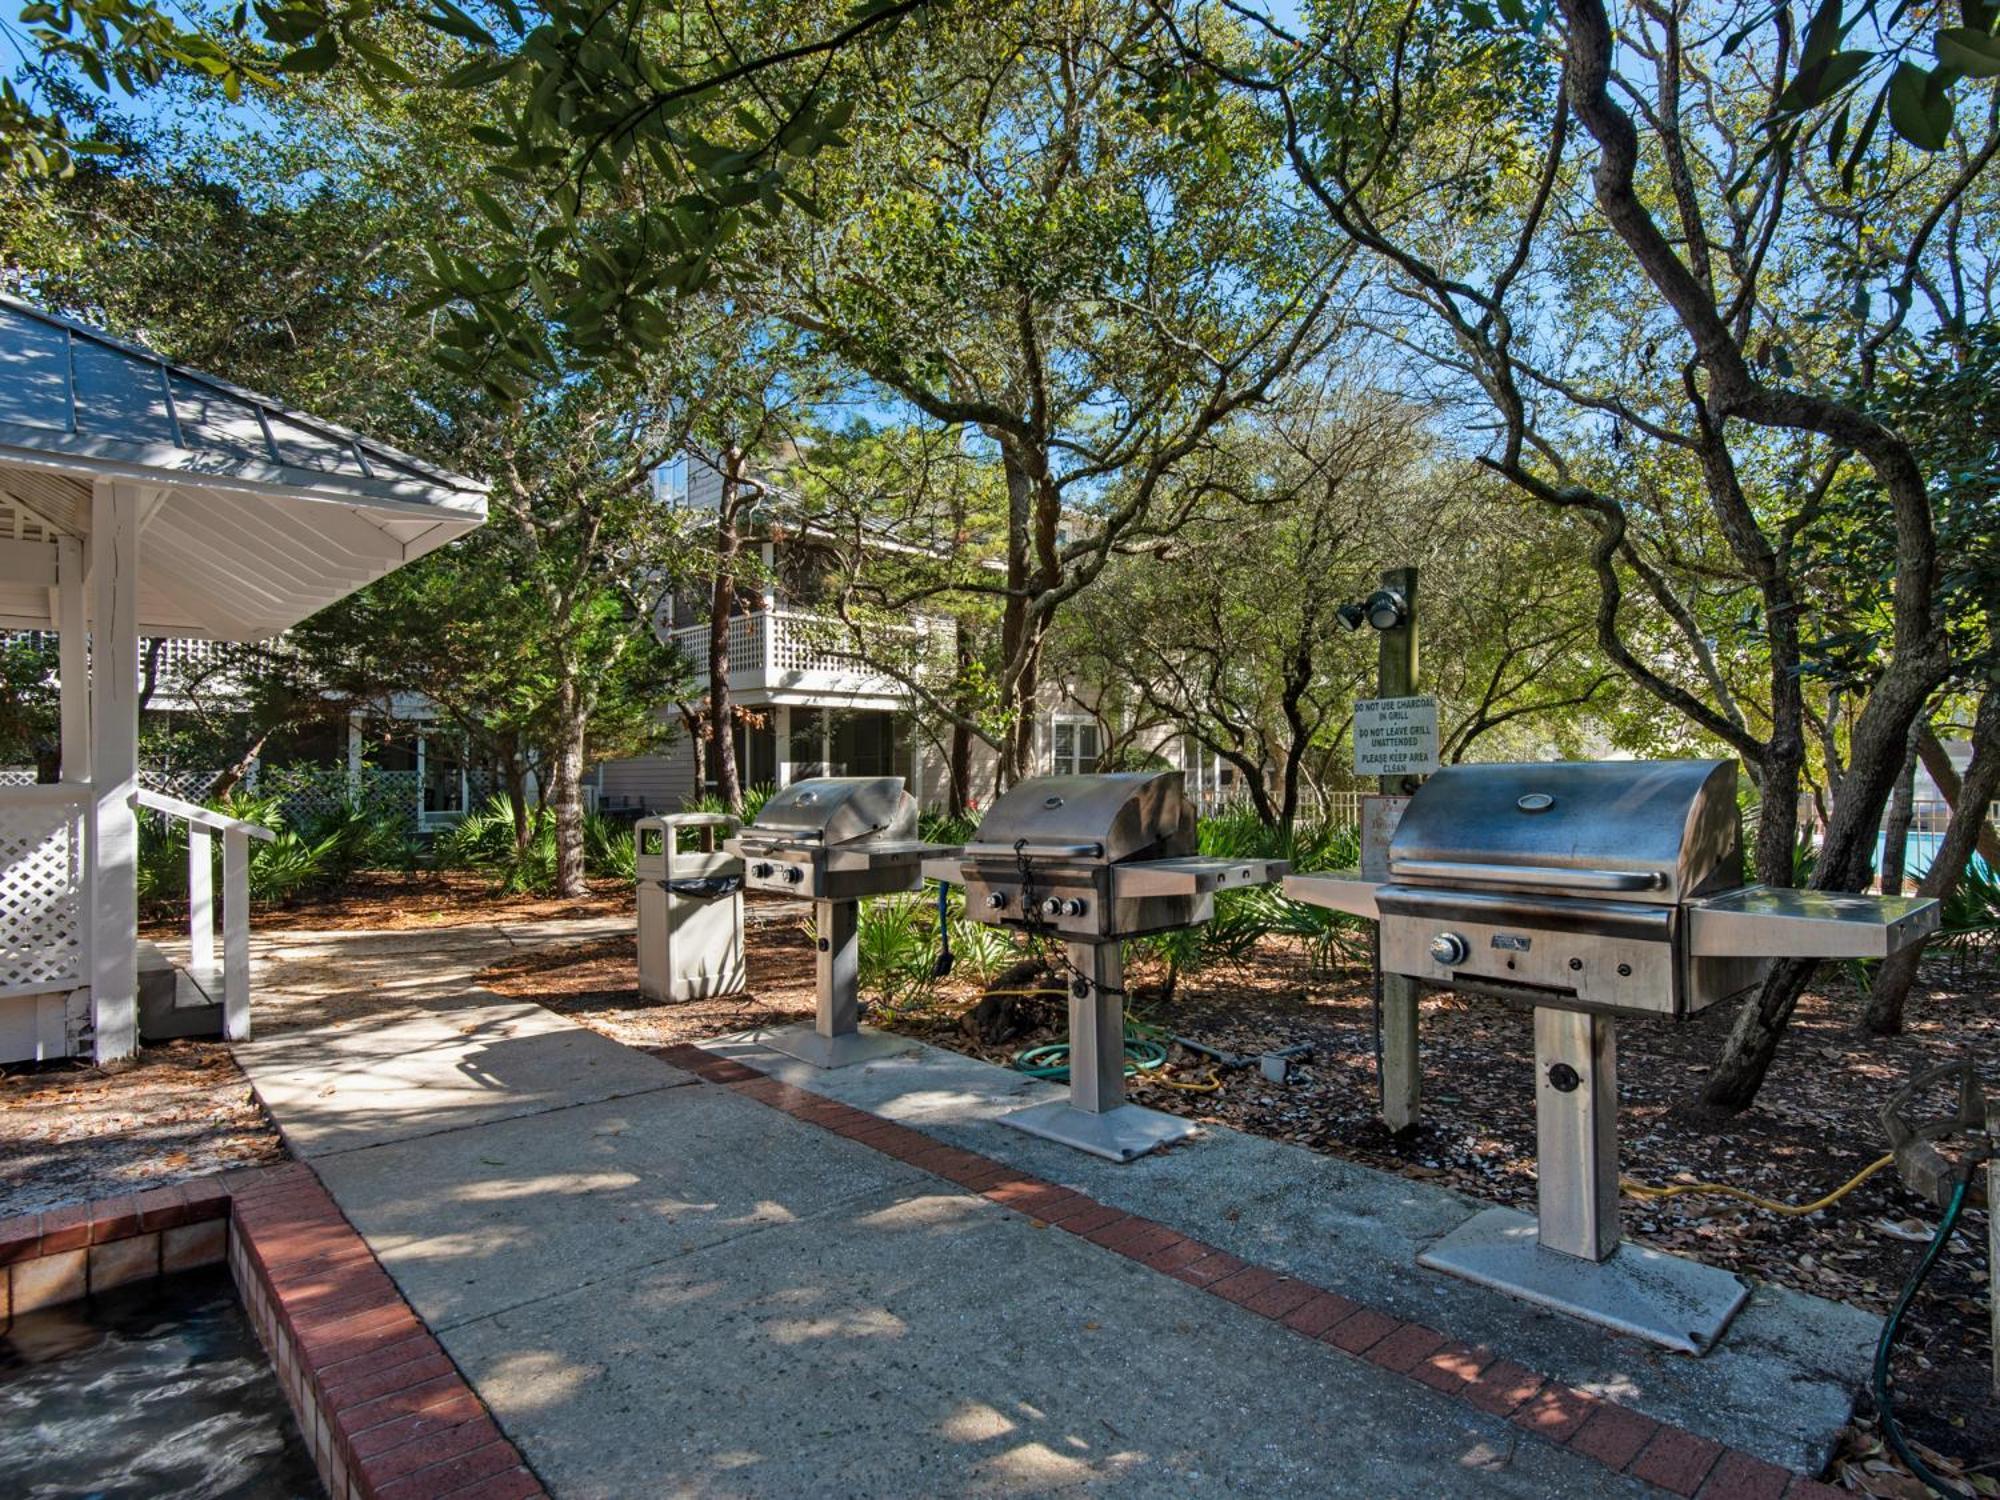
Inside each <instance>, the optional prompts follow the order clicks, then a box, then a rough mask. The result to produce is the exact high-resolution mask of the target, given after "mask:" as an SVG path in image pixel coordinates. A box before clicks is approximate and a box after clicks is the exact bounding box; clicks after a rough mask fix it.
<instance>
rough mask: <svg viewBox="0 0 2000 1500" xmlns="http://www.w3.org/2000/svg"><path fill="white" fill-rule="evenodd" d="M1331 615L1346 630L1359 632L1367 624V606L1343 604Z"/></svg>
mask: <svg viewBox="0 0 2000 1500" xmlns="http://www.w3.org/2000/svg"><path fill="white" fill-rule="evenodd" d="M1333 613H1334V617H1335V618H1336V619H1338V620H1339V621H1340V623H1341V624H1342V625H1343V626H1344V627H1346V628H1347V629H1348V630H1359V629H1360V628H1361V627H1362V626H1363V625H1365V624H1366V623H1367V622H1368V606H1367V605H1365V604H1343V605H1341V606H1340V607H1339V608H1338V609H1336V610H1335V611H1334V612H1333Z"/></svg>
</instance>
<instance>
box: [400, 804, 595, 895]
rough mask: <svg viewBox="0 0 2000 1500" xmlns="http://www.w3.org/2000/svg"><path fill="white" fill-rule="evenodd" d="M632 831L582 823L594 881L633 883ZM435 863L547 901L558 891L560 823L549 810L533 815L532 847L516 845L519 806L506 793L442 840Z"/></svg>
mask: <svg viewBox="0 0 2000 1500" xmlns="http://www.w3.org/2000/svg"><path fill="white" fill-rule="evenodd" d="M632 853H633V849H632V830H631V829H630V828H627V827H624V826H623V825H621V824H618V823H615V822H613V821H612V820H611V819H609V818H606V817H603V816H600V815H599V814H597V813H585V814H584V817H583V868H584V873H585V874H586V875H589V876H592V877H594V878H600V879H601V878H611V877H618V878H621V879H625V880H631V879H632V878H633V864H632ZM431 857H432V861H433V863H434V864H435V865H436V866H437V867H438V868H439V869H441V870H472V871H476V872H478V873H479V874H482V875H486V876H488V877H490V878H492V879H493V880H495V881H496V882H498V884H499V886H500V889H501V890H502V891H505V892H508V893H509V894H516V895H545V894H547V893H548V892H550V891H553V890H554V889H555V888H556V822H555V814H554V813H553V812H551V811H550V810H549V809H548V808H547V807H537V808H534V809H533V810H532V811H530V813H529V814H528V842H527V845H526V847H517V846H516V844H515V842H514V801H513V799H512V798H511V797H509V796H507V795H506V794H505V793H504V792H502V793H497V794H495V795H494V796H492V797H489V798H488V799H487V800H486V803H485V805H484V806H482V807H479V808H475V809H474V810H473V811H471V812H469V813H467V814H466V815H465V816H464V817H462V818H460V819H459V820H458V822H456V823H454V824H453V825H452V826H451V827H450V828H447V829H446V830H445V831H444V832H443V833H440V834H439V835H438V836H437V839H436V841H435V842H434V843H433V844H432V845H431Z"/></svg>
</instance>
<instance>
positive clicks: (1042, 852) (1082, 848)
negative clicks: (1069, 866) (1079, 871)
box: [965, 843, 1104, 859]
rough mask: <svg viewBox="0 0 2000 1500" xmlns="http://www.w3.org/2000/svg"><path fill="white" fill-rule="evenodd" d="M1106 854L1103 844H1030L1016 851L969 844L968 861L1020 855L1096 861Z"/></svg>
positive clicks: (967, 850)
mask: <svg viewBox="0 0 2000 1500" xmlns="http://www.w3.org/2000/svg"><path fill="white" fill-rule="evenodd" d="M1103 853H1104V846H1103V845H1102V844H1043V843H1028V844H1024V845H1022V846H1021V848H1020V849H1018V850H1017V849H1015V847H1014V846H1013V845H1012V844H967V845H966V846H965V856H966V858H968V859H1012V858H1014V856H1015V855H1016V854H1020V855H1023V856H1025V857H1026V858H1029V859H1096V858H1097V857H1098V856H1100V855H1101V854H1103Z"/></svg>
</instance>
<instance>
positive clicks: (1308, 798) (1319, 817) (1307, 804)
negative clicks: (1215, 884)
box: [1187, 771, 1364, 827]
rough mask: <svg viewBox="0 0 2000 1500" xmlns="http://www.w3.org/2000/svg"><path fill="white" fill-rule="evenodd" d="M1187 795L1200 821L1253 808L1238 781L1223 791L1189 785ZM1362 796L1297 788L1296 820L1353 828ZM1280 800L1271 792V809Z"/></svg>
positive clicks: (1191, 775)
mask: <svg viewBox="0 0 2000 1500" xmlns="http://www.w3.org/2000/svg"><path fill="white" fill-rule="evenodd" d="M1194 774H1195V773H1194V772H1192V771H1190V772H1188V773H1187V775H1188V779H1189V781H1190V783H1192V781H1193V779H1194ZM1187 795H1188V800H1189V801H1190V802H1192V803H1194V805H1195V808H1196V810H1197V811H1198V812H1200V813H1201V815H1202V816H1204V817H1207V816H1209V815H1210V814H1213V813H1221V812H1234V811H1235V810H1236V809H1237V808H1239V807H1251V806H1254V805H1255V804H1254V803H1253V802H1252V801H1251V798H1250V790H1249V788H1248V787H1247V786H1245V785H1244V784H1243V783H1242V782H1241V781H1237V782H1234V783H1232V784H1231V785H1229V786H1225V787H1213V786H1202V787H1199V788H1197V787H1195V786H1193V785H1192V784H1190V785H1189V786H1188V788H1187ZM1363 795H1364V794H1363V793H1361V792H1354V791H1348V792H1318V791H1314V790H1313V789H1312V788H1311V787H1305V786H1302V787H1300V788H1299V816H1300V817H1301V818H1304V819H1308V820H1313V821H1326V822H1331V823H1343V824H1346V825H1348V826H1349V827H1354V826H1357V825H1359V823H1360V822H1361V798H1362V796H1363ZM1283 800H1284V798H1283V793H1282V792H1279V791H1276V790H1273V791H1272V793H1271V805H1272V806H1273V807H1276V806H1278V805H1279V803H1281V802H1282V801H1283Z"/></svg>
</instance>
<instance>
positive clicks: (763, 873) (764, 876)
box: [750, 865, 772, 880]
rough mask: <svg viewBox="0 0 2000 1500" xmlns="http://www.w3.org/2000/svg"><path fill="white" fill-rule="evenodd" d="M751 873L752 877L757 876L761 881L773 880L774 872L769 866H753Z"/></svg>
mask: <svg viewBox="0 0 2000 1500" xmlns="http://www.w3.org/2000/svg"><path fill="white" fill-rule="evenodd" d="M750 873H751V874H752V875H755V876H756V877H757V878H758V879H759V880H769V879H770V878H771V874H772V870H771V866H769V865H752V866H751V867H750Z"/></svg>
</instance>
